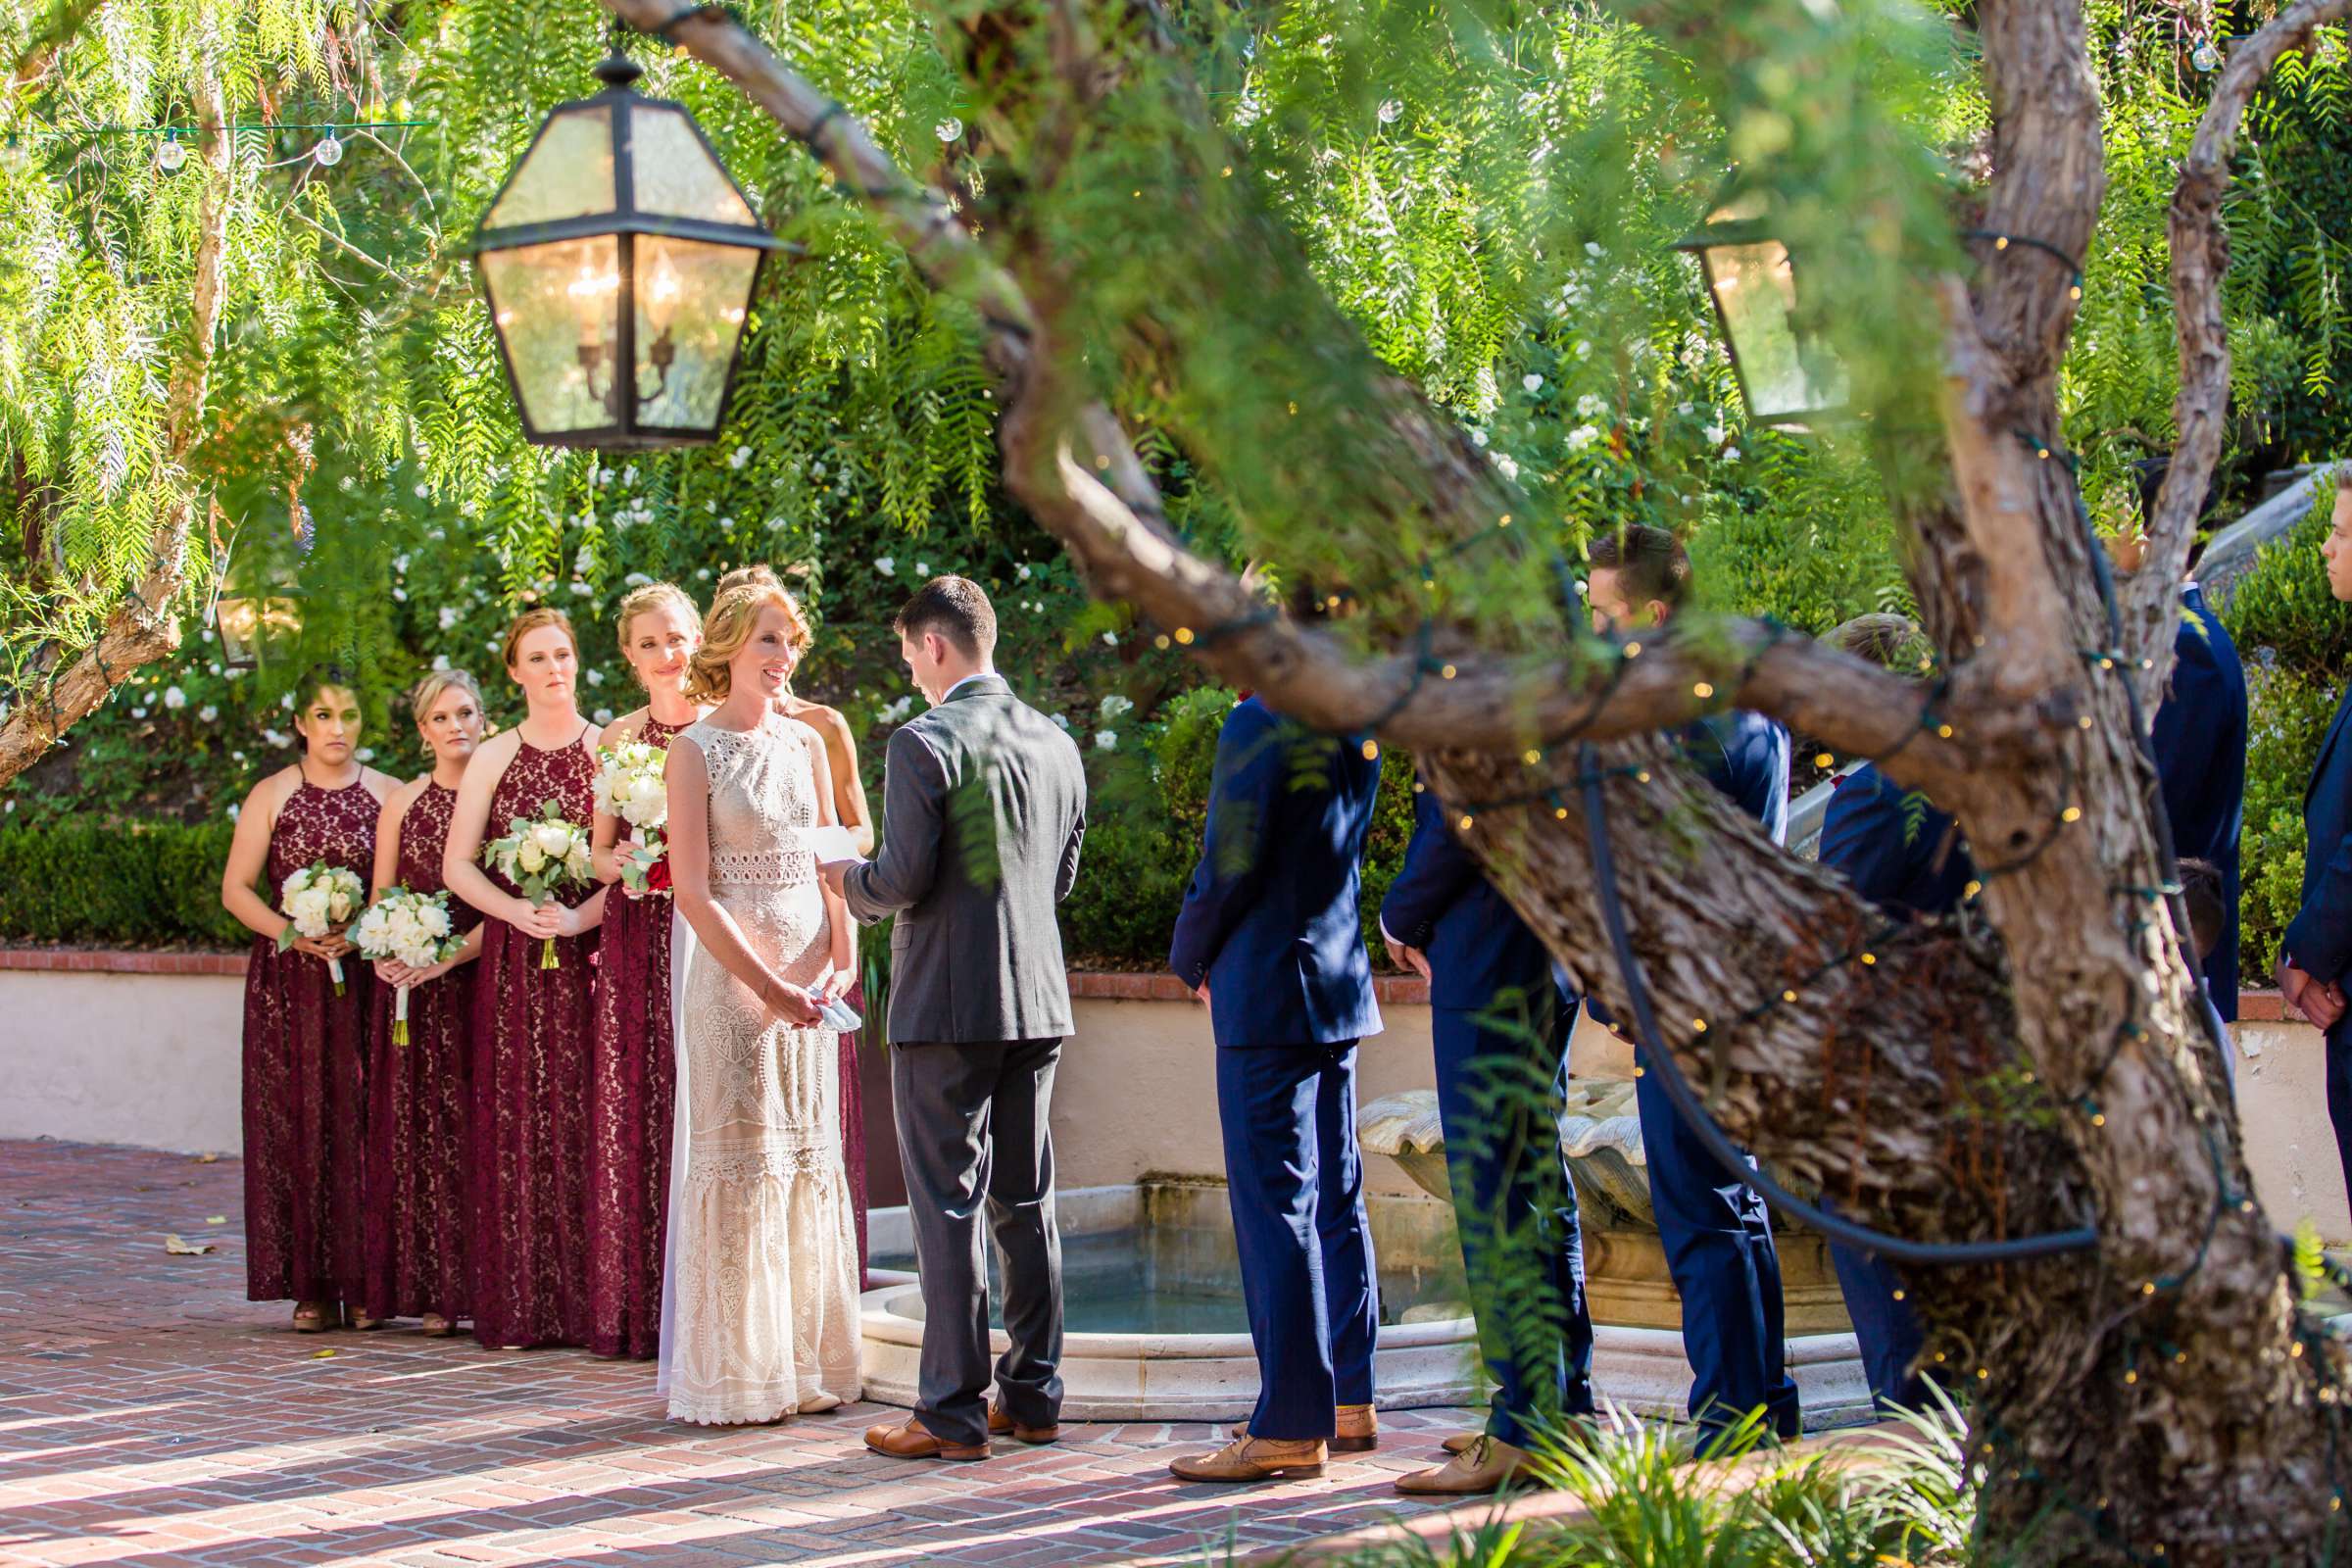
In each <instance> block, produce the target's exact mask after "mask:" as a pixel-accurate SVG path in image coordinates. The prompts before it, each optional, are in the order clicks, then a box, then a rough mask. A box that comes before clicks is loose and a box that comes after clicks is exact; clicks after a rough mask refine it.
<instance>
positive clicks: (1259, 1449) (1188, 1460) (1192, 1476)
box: [1168, 1438, 1329, 1481]
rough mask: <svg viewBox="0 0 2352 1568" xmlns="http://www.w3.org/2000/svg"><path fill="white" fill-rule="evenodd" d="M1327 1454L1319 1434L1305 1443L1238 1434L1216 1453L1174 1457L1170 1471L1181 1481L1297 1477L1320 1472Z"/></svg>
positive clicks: (1275, 1479)
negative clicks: (1240, 1435)
mask: <svg viewBox="0 0 2352 1568" xmlns="http://www.w3.org/2000/svg"><path fill="white" fill-rule="evenodd" d="M1328 1457H1329V1450H1327V1449H1326V1448H1325V1447H1324V1445H1323V1441H1322V1439H1320V1438H1314V1439H1309V1440H1307V1441H1306V1442H1303V1443H1277V1442H1276V1441H1274V1440H1273V1439H1272V1438H1238V1439H1236V1440H1235V1441H1234V1442H1232V1443H1229V1444H1227V1445H1226V1446H1224V1447H1222V1448H1219V1449H1218V1450H1217V1451H1216V1452H1214V1453H1199V1454H1188V1455H1186V1456H1185V1457H1184V1458H1181V1459H1178V1460H1175V1461H1173V1462H1172V1463H1170V1464H1169V1466H1168V1473H1169V1474H1170V1475H1173V1476H1174V1477H1175V1478H1176V1479H1177V1480H1179V1481H1295V1480H1300V1479H1303V1478H1306V1477H1310V1476H1319V1475H1321V1474H1322V1473H1323V1464H1324V1461H1325V1459H1326V1458H1328Z"/></svg>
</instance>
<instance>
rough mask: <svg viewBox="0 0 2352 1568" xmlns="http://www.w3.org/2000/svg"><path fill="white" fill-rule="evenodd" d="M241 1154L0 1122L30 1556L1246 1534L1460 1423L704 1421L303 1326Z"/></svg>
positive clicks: (23, 1549)
mask: <svg viewBox="0 0 2352 1568" xmlns="http://www.w3.org/2000/svg"><path fill="white" fill-rule="evenodd" d="M158 1090H159V1092H164V1093H168V1092H169V1086H158ZM239 1183H240V1167H239V1165H238V1163H237V1161H235V1160H233V1159H222V1160H218V1161H215V1162H212V1163H209V1164H208V1163H202V1162H198V1161H195V1160H192V1159H190V1158H188V1157H187V1156H185V1155H176V1154H159V1153H153V1152H145V1151H138V1150H126V1149H111V1148H97V1147H91V1146H87V1145H72V1144H54V1143H47V1142H37V1143H5V1142H0V1564H9V1565H16V1564H64V1563H122V1564H134V1565H137V1568H167V1565H177V1564H195V1563H207V1564H220V1563H236V1564H248V1563H272V1564H276V1563H284V1564H293V1563H320V1562H358V1561H366V1562H371V1563H397V1564H459V1563H468V1564H485V1563H499V1564H504V1563H554V1562H564V1563H595V1564H614V1565H628V1568H652V1565H655V1564H663V1565H667V1564H680V1565H686V1564H696V1565H706V1564H707V1565H719V1564H741V1563H750V1562H796V1563H827V1564H850V1563H860V1564H868V1563H870V1564H879V1563H971V1564H977V1563H989V1564H997V1565H1003V1568H1023V1565H1041V1568H1042V1565H1046V1564H1054V1565H1059V1564H1065V1563H1174V1562H1193V1563H1201V1562H1222V1561H1224V1560H1225V1557H1226V1549H1225V1542H1226V1541H1227V1540H1228V1538H1229V1537H1230V1539H1231V1540H1232V1542H1233V1543H1234V1544H1236V1545H1237V1546H1238V1547H1239V1548H1241V1549H1243V1550H1251V1549H1256V1548H1260V1547H1265V1546H1270V1545H1278V1544H1284V1543H1288V1542H1294V1541H1299V1540H1304V1539H1307V1538H1310V1537H1313V1536H1317V1535H1322V1534H1326V1533H1328V1532H1332V1531H1337V1530H1342V1529H1347V1528H1350V1527H1353V1526H1357V1525H1362V1524H1367V1523H1371V1522H1374V1521H1376V1520H1379V1519H1382V1518H1386V1517H1389V1516H1391V1515H1395V1514H1400V1513H1409V1512H1413V1511H1416V1510H1415V1508H1414V1506H1413V1505H1412V1504H1410V1503H1407V1502H1406V1501H1405V1500H1404V1499H1403V1498H1401V1497H1398V1496H1397V1495H1396V1494H1395V1493H1394V1492H1392V1491H1391V1490H1390V1486H1389V1482H1390V1479H1391V1478H1392V1477H1393V1476H1394V1475H1395V1474H1397V1472H1399V1471H1401V1470H1405V1469H1409V1468H1413V1467H1415V1466H1417V1465H1421V1464H1426V1463H1428V1462H1430V1455H1431V1453H1432V1451H1433V1449H1434V1446H1435V1442H1436V1435H1437V1434H1438V1433H1440V1432H1442V1431H1446V1430H1450V1429H1452V1428H1453V1427H1454V1426H1455V1425H1456V1424H1457V1423H1458V1421H1459V1417H1458V1415H1455V1414H1449V1413H1448V1412H1444V1411H1424V1412H1409V1413H1399V1414H1397V1415H1395V1416H1393V1417H1389V1418H1387V1424H1386V1431H1387V1433H1388V1434H1389V1436H1388V1439H1387V1441H1386V1442H1385V1445H1384V1449H1383V1451H1382V1452H1380V1453H1376V1454H1368V1455H1364V1456H1362V1457H1361V1458H1360V1459H1343V1460H1340V1461H1338V1462H1335V1463H1334V1464H1333V1466H1332V1467H1331V1469H1330V1471H1329V1472H1328V1473H1327V1474H1326V1476H1325V1477H1324V1479H1322V1480H1321V1481H1316V1482H1302V1483H1295V1484H1289V1485H1284V1486H1279V1487H1266V1488H1258V1489H1251V1490H1250V1491H1247V1492H1236V1491H1230V1490H1225V1489H1215V1488H1203V1487H1187V1486H1179V1485H1176V1484H1175V1483H1173V1482H1171V1481H1169V1480H1168V1479H1167V1476H1166V1472H1165V1468H1164V1467H1165V1465H1166V1462H1167V1459H1168V1457H1169V1456H1170V1455H1171V1454H1173V1453H1175V1452H1178V1451H1181V1450H1183V1449H1184V1448H1186V1447H1190V1446H1201V1445H1202V1444H1204V1443H1206V1442H1208V1441H1209V1431H1208V1429H1207V1428H1206V1427H1204V1426H1202V1425H1201V1424H1198V1423H1194V1424H1189V1425H1183V1426H1173V1427H1171V1426H1164V1425H1128V1426H1080V1427H1075V1428H1069V1429H1065V1430H1066V1431H1067V1432H1068V1433H1069V1436H1067V1437H1065V1438H1064V1439H1063V1441H1062V1442H1061V1443H1060V1444H1059V1445H1057V1446H1054V1447H1050V1448H1035V1449H1024V1448H1017V1447H1012V1446H1005V1447H1004V1448H1000V1450H999V1453H1000V1456H999V1457H998V1458H996V1459H994V1460H991V1461H989V1462H988V1463H985V1464H971V1465H908V1464H904V1463H901V1462H899V1461H895V1460H890V1459H884V1458H881V1457H878V1456H876V1455H873V1454H869V1453H867V1452H866V1451H865V1449H864V1448H863V1447H862V1446H861V1445H860V1444H859V1442H858V1434H859V1433H860V1432H861V1431H862V1429H863V1428H864V1427H865V1426H866V1425H867V1424H868V1423H869V1422H870V1421H872V1420H874V1419H877V1418H879V1417H880V1416H881V1415H883V1414H886V1413H887V1412H885V1411H884V1410H883V1407H881V1406H878V1405H871V1404H860V1405H858V1406H855V1407H853V1408H851V1409H849V1410H846V1411H843V1412H840V1413H838V1414H834V1415H828V1416H823V1417H817V1418H804V1419H801V1420H797V1421H794V1422H789V1423H786V1424H784V1425H781V1426H774V1427H758V1428H752V1429H748V1430H742V1431H728V1432H711V1431H707V1430H702V1429H691V1428H680V1427H675V1426H671V1425H670V1424H668V1423H667V1422H666V1421H664V1420H663V1419H662V1403H661V1401H660V1399H659V1398H658V1397H657V1396H656V1395H655V1393H654V1387H653V1371H652V1369H651V1368H650V1367H649V1366H647V1365H645V1364H643V1363H635V1362H613V1361H600V1360H597V1359H596V1358H594V1357H592V1356H589V1355H587V1354H585V1353H583V1352H579V1351H571V1350H554V1351H538V1352H530V1353H521V1354H494V1353H490V1352H486V1351H484V1350H481V1349H480V1348H477V1347H475V1345H474V1344H473V1342H472V1341H471V1340H427V1339H425V1338H423V1337H422V1336H421V1335H419V1334H417V1333H416V1332H414V1330H413V1329H403V1328H395V1329H391V1330H385V1331H379V1332H377V1333H373V1334H367V1335H360V1334H332V1335H317V1336H296V1335H295V1334H293V1333H291V1332H290V1331H289V1330H288V1328H287V1324H286V1319H287V1316H288V1310H289V1309H288V1308H287V1307H285V1306H283V1305H279V1304H276V1303H261V1304H255V1303H250V1302H248V1301H246V1300H245V1299H244V1279H245V1275H244V1266H243V1240H244V1238H243V1231H242V1216H241V1214H240V1212H239V1206H238V1205H239ZM216 1215H218V1216H221V1218H222V1220H223V1223H221V1224H219V1225H213V1224H208V1223H207V1220H208V1219H209V1218H210V1217H212V1216H216ZM167 1232H172V1233H177V1234H178V1235H180V1236H181V1237H183V1238H185V1239H186V1240H188V1241H190V1242H211V1243H213V1244H215V1246H216V1247H217V1248H218V1250H216V1251H214V1252H212V1253H209V1254H207V1255H205V1256H201V1257H174V1256H171V1255H168V1254H167V1253H166V1252H165V1250H164V1236H165V1234H166V1233H167ZM327 1349H331V1350H332V1351H333V1352H334V1353H333V1354H332V1355H329V1356H321V1355H320V1354H319V1352H320V1351H321V1350H327Z"/></svg>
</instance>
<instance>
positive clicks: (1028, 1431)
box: [988, 1404, 1061, 1444]
mask: <svg viewBox="0 0 2352 1568" xmlns="http://www.w3.org/2000/svg"><path fill="white" fill-rule="evenodd" d="M988 1430H989V1431H991V1432H993V1433H995V1434H996V1435H997V1436H998V1437H1000V1438H1002V1437H1005V1436H1007V1435H1009V1436H1011V1437H1012V1438H1014V1439H1016V1440H1018V1441H1019V1442H1022V1443H1028V1444H1040V1443H1057V1442H1059V1441H1060V1439H1061V1423H1060V1422H1058V1421H1056V1422H1054V1424H1053V1425H1051V1426H1043V1427H1025V1426H1023V1425H1021V1424H1020V1423H1019V1422H1018V1421H1015V1420H1014V1419H1013V1418H1012V1417H1010V1416H1008V1415H1006V1414H1005V1407H1004V1406H1003V1405H1001V1404H992V1405H990V1406H989V1407H988Z"/></svg>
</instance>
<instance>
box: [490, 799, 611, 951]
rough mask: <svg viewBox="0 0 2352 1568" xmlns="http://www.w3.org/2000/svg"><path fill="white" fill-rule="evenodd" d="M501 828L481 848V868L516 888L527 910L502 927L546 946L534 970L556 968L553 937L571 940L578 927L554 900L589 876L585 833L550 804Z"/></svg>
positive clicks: (564, 909) (510, 917) (552, 802)
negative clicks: (502, 832)
mask: <svg viewBox="0 0 2352 1568" xmlns="http://www.w3.org/2000/svg"><path fill="white" fill-rule="evenodd" d="M507 825H508V828H509V830H510V831H509V832H508V834H507V836H506V837H505V838H503V839H493V840H491V841H490V842H489V843H488V844H485V845H483V846H482V863H483V864H484V865H487V866H489V867H490V868H491V869H492V870H494V871H496V872H498V873H499V874H500V875H502V876H504V877H505V878H506V879H507V880H508V881H509V882H512V883H514V884H515V887H517V888H519V889H521V891H522V897H523V899H524V901H525V902H526V903H527V904H528V905H529V907H528V909H527V910H525V912H523V913H522V914H521V915H519V916H514V915H511V916H509V917H508V922H507V923H508V924H510V925H512V926H514V927H515V929H516V930H518V931H521V932H523V933H524V934H525V935H528V936H534V937H539V938H542V939H543V940H544V941H545V942H546V946H545V947H544V948H542V949H541V950H540V954H539V967H540V968H542V969H560V968H562V967H563V966H564V960H563V959H561V958H559V957H558V956H556V938H558V937H560V936H572V935H575V934H576V933H577V931H578V930H579V927H578V925H577V924H576V917H575V916H574V915H573V913H572V911H571V910H570V909H569V908H568V907H565V906H564V905H563V904H561V903H559V902H557V897H556V896H557V894H558V893H560V892H562V891H563V890H564V889H565V888H575V887H586V886H588V885H589V884H590V881H591V879H592V878H593V876H594V874H595V873H594V871H593V869H592V867H591V865H590V861H589V849H588V845H589V839H588V830H587V829H586V828H584V827H582V826H580V825H579V824H578V823H577V822H568V821H565V820H564V813H563V809H562V808H560V807H559V806H557V805H556V803H555V802H554V801H548V802H545V803H543V804H542V805H541V806H540V808H539V815H538V817H537V818H536V819H533V818H531V817H525V816H518V817H515V819H514V820H513V821H511V822H509V823H508V824H507Z"/></svg>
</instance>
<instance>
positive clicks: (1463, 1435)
mask: <svg viewBox="0 0 2352 1568" xmlns="http://www.w3.org/2000/svg"><path fill="white" fill-rule="evenodd" d="M1481 1436H1482V1434H1480V1433H1476V1432H1456V1433H1455V1434H1454V1435H1453V1436H1452V1437H1450V1438H1447V1439H1446V1441H1445V1442H1444V1443H1441V1444H1439V1445H1438V1446H1439V1447H1441V1448H1444V1449H1445V1450H1446V1452H1447V1453H1467V1452H1469V1451H1470V1445H1472V1444H1473V1443H1476V1442H1477V1441H1478V1440H1479V1438H1480V1437H1481Z"/></svg>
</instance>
